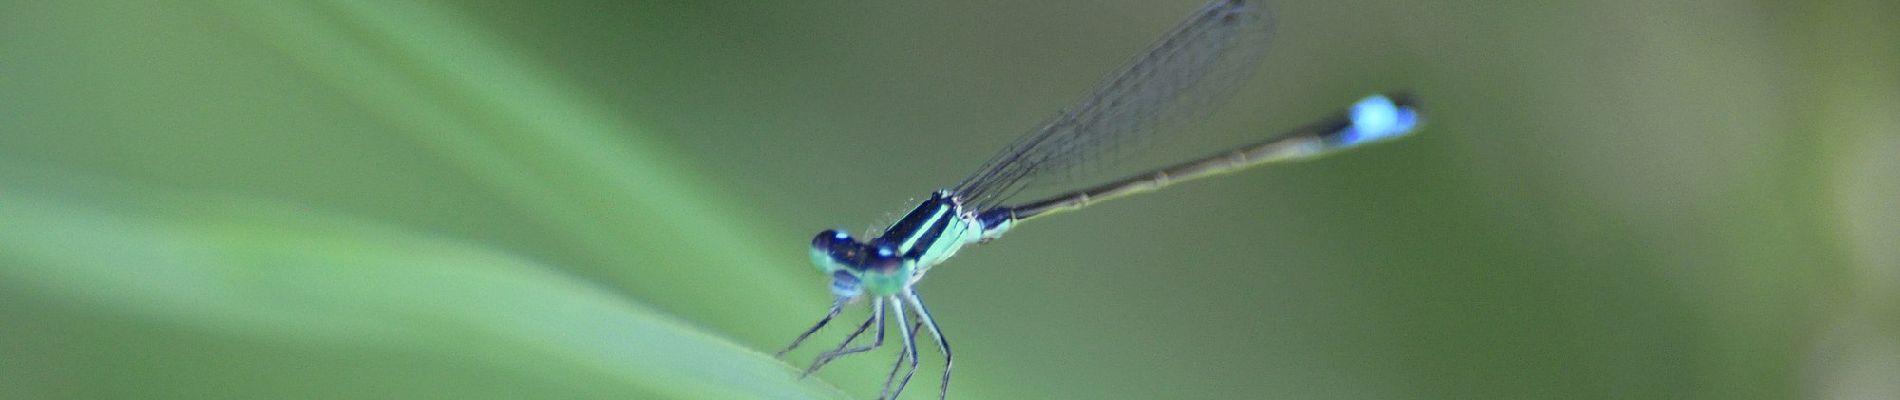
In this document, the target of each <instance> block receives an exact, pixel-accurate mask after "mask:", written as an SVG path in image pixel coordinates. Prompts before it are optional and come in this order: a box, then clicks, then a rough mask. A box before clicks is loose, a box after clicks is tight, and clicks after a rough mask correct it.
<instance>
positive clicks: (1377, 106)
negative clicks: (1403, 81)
mask: <svg viewBox="0 0 1900 400" xmlns="http://www.w3.org/2000/svg"><path fill="white" fill-rule="evenodd" d="M1393 97H1397V98H1398V99H1397V100H1394V99H1393ZM1347 117H1348V118H1349V119H1350V120H1351V121H1352V125H1351V126H1348V127H1346V131H1345V132H1343V133H1342V135H1340V138H1339V142H1340V144H1342V145H1356V144H1361V143H1371V142H1378V141H1384V140H1389V139H1392V138H1397V137H1401V136H1405V135H1406V134H1409V133H1412V131H1414V130H1417V129H1418V126H1419V122H1420V121H1419V119H1420V118H1419V113H1418V107H1415V106H1414V105H1413V104H1412V101H1411V98H1410V96H1406V95H1403V94H1400V95H1396V96H1392V97H1388V96H1386V95H1379V94H1375V95H1372V96H1367V97H1366V98H1365V99H1362V100H1359V102H1358V103H1353V105H1352V110H1351V111H1350V112H1349V113H1348V114H1347Z"/></svg>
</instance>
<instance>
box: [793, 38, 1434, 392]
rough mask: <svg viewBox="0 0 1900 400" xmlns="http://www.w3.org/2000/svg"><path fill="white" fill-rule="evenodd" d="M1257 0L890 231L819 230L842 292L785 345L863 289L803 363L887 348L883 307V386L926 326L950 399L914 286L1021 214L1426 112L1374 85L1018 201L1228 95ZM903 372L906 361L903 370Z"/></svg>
mask: <svg viewBox="0 0 1900 400" xmlns="http://www.w3.org/2000/svg"><path fill="white" fill-rule="evenodd" d="M1258 3H1260V1H1258V0H1215V1H1213V2H1211V3H1208V5H1207V6H1205V7H1203V8H1201V9H1200V10H1199V11H1196V12H1194V14H1193V15H1190V16H1188V20H1187V21H1186V22H1183V23H1181V25H1180V26H1177V27H1175V28H1174V30H1173V31H1171V32H1169V33H1168V34H1167V35H1165V36H1162V37H1161V40H1160V41H1158V42H1156V43H1155V44H1154V45H1153V46H1152V47H1150V48H1149V49H1148V50H1147V51H1146V52H1143V53H1141V55H1140V56H1138V57H1136V58H1135V60H1134V61H1133V62H1130V63H1129V64H1128V65H1127V66H1125V67H1123V68H1122V69H1121V71H1119V72H1116V73H1115V74H1114V75H1111V76H1110V77H1109V79H1108V80H1107V81H1106V82H1104V83H1103V84H1102V85H1101V86H1100V87H1098V88H1096V89H1095V90H1094V91H1093V92H1091V93H1090V94H1089V95H1088V96H1087V97H1084V98H1083V99H1082V100H1081V102H1079V103H1077V104H1076V105H1075V106H1074V107H1072V108H1070V109H1068V111H1066V112H1064V113H1062V114H1061V115H1060V116H1059V117H1057V118H1056V119H1055V120H1054V121H1050V122H1049V123H1048V124H1046V125H1044V126H1043V127H1042V128H1041V129H1038V130H1036V131H1033V132H1031V133H1030V134H1028V135H1026V136H1024V137H1022V138H1021V139H1018V140H1017V141H1016V143H1015V144H1012V145H1010V146H1009V148H1007V149H1005V150H1003V152H1002V153H999V154H997V155H996V156H995V157H993V158H991V159H990V160H989V162H987V163H984V164H983V166H982V168H979V169H977V171H976V173H975V174H972V175H970V176H969V177H968V178H965V179H964V180H963V182H961V183H958V184H957V185H956V186H954V187H952V188H950V189H944V190H938V191H936V192H934V193H931V194H930V198H929V199H928V200H924V202H923V204H919V205H917V208H915V209H913V210H911V211H910V213H909V214H906V215H905V216H904V217H903V218H902V219H899V220H898V221H897V222H896V223H894V224H892V225H891V226H890V227H889V228H888V229H885V231H884V232H883V234H882V235H880V236H878V237H876V238H872V239H870V240H868V241H863V240H858V239H854V238H852V237H851V235H849V234H846V233H845V232H844V231H842V230H836V229H832V230H826V231H823V232H819V233H818V236H817V237H816V238H814V239H812V243H811V261H812V263H813V264H815V265H816V266H817V267H818V270H819V272H822V273H824V274H825V275H826V276H829V277H831V292H832V294H834V295H836V296H837V300H836V302H834V303H833V304H832V305H831V310H830V312H829V313H828V314H826V315H825V317H824V319H820V320H819V321H818V323H817V324H816V325H814V326H812V327H811V329H808V330H806V331H805V333H803V334H800V335H798V338H797V339H795V340H793V341H792V344H791V345H790V346H787V347H786V348H785V350H782V351H780V352H779V354H780V355H783V354H785V352H789V351H791V350H792V349H795V348H797V347H798V345H799V344H800V343H803V342H804V341H805V339H806V338H807V337H810V336H811V335H812V334H813V333H815V332H817V331H818V330H819V329H823V328H824V327H825V325H826V324H828V323H830V322H831V320H832V319H833V318H834V317H837V316H838V314H839V313H840V312H842V311H843V310H844V307H845V306H846V305H849V304H854V303H856V302H857V301H859V300H863V299H869V300H870V306H871V314H870V317H869V318H867V319H866V320H865V321H864V322H863V323H862V324H859V325H858V328H857V330H856V331H853V332H851V334H850V335H849V336H847V337H846V338H845V340H844V343H842V344H839V345H838V347H837V348H836V349H833V350H831V351H828V352H825V353H824V354H821V355H819V356H818V358H817V359H816V360H814V361H812V363H811V366H810V367H808V368H806V370H805V373H806V374H810V373H812V372H816V371H817V370H818V369H819V368H822V367H824V366H825V364H826V363H829V362H831V361H832V360H834V359H837V358H838V357H840V356H844V355H847V354H852V353H859V352H864V351H870V350H872V349H876V348H878V347H879V346H881V345H883V343H884V336H885V335H884V330H885V329H884V326H885V319H884V318H885V315H886V314H890V315H891V316H893V317H895V318H896V320H897V326H898V327H899V329H900V331H899V334H900V335H902V339H903V341H904V349H903V352H902V353H901V354H899V355H898V358H897V364H896V365H895V366H893V367H892V369H891V374H890V376H889V377H887V378H886V379H885V383H884V390H883V392H882V393H880V397H881V398H895V397H897V396H898V395H900V394H902V393H903V391H904V386H906V385H907V384H909V382H910V379H911V376H912V375H914V374H915V373H916V371H917V365H918V357H917V339H916V335H917V332H918V331H919V330H920V329H922V328H925V327H927V328H929V329H930V334H931V336H932V337H934V338H936V344H937V349H938V350H939V351H940V352H942V353H943V363H944V366H943V380H942V382H940V384H939V385H940V386H939V389H938V392H937V397H938V398H943V397H945V396H947V395H948V393H949V387H950V370H951V368H950V367H951V356H950V343H949V342H948V341H947V340H945V339H944V335H943V330H942V329H939V328H938V326H937V321H936V319H934V318H932V317H931V315H930V310H929V309H928V308H926V307H925V306H924V300H923V298H922V297H919V296H918V294H917V290H916V289H915V287H914V286H915V285H916V283H917V281H918V280H920V279H923V277H924V274H925V273H926V272H929V271H930V268H931V267H933V266H936V265H937V264H940V263H943V261H944V260H946V259H949V258H950V256H951V255H953V254H956V252H957V250H959V249H962V248H963V247H964V246H968V245H972V244H977V243H983V242H988V241H990V240H993V239H996V238H997V237H1000V236H1002V235H1003V233H1004V232H1007V231H1009V230H1010V229H1012V228H1014V227H1015V226H1016V225H1017V224H1020V223H1022V222H1024V221H1029V220H1032V219H1035V218H1038V217H1042V216H1045V215H1050V214H1054V213H1056V212H1060V211H1069V210H1075V209H1079V208H1082V207H1084V206H1087V205H1089V204H1094V203H1096V202H1100V201H1103V200H1107V199H1112V198H1116V197H1120V196H1126V195H1129V194H1134V193H1140V192H1145V191H1149V190H1154V189H1158V188H1161V187H1163V186H1167V185H1169V184H1173V183H1177V182H1181V181H1187V180H1192V179H1198V178H1204V177H1208V176H1213V175H1217V174H1221V173H1225V172H1232V171H1237V170H1241V169H1245V168H1248V167H1253V166H1257V165H1262V164H1266V163H1271V162H1277V161H1288V160H1296V159H1304V158H1310V157H1313V156H1317V155H1321V154H1327V153H1330V152H1334V151H1337V150H1342V149H1347V148H1352V147H1354V146H1358V145H1361V144H1365V143H1372V142H1378V141H1383V140H1387V139H1392V138H1396V137H1400V136H1404V135H1405V134H1407V133H1410V132H1412V131H1413V130H1414V129H1416V128H1418V127H1419V125H1420V124H1421V123H1422V122H1423V120H1422V116H1421V115H1420V114H1419V110H1418V108H1417V107H1416V105H1415V103H1414V102H1413V101H1412V99H1411V98H1410V97H1409V96H1406V95H1403V94H1397V95H1373V96H1370V97H1366V98H1365V99H1363V100H1360V101H1359V102H1358V103H1355V104H1353V105H1352V107H1351V108H1349V109H1347V110H1345V111H1344V112H1342V113H1340V114H1339V115H1335V116H1332V117H1330V118H1326V119H1323V120H1320V121H1318V122H1316V123H1313V124H1310V125H1307V126H1305V127H1302V128H1299V129H1295V130H1293V131H1290V132H1286V133H1282V134H1280V135H1278V136H1277V137H1274V138H1272V139H1269V140H1266V141H1262V142H1258V143H1255V144H1251V145H1247V146H1242V147H1239V148H1235V149H1231V150H1228V151H1224V152H1221V153H1218V154H1215V155H1213V156H1210V157H1205V158H1201V159H1197V160H1192V161H1187V162H1183V163H1180V164H1175V165H1173V166H1169V167H1165V168H1161V169H1157V170H1153V171H1149V172H1145V173H1140V174H1136V175H1134V176H1130V177H1127V178H1123V179H1119V180H1115V181H1112V182H1108V183H1105V184H1101V185H1098V186H1094V187H1089V188H1084V189H1081V190H1076V191H1072V192H1068V193H1065V194H1060V195H1055V196H1051V197H1048V198H1040V199H1033V200H1027V201H1012V200H1014V196H1015V195H1016V194H1018V193H1021V192H1023V191H1024V190H1025V189H1028V188H1032V187H1042V186H1041V185H1048V184H1056V183H1062V182H1069V181H1072V180H1073V179H1075V178H1077V177H1078V176H1079V175H1082V174H1085V173H1089V172H1094V171H1095V170H1096V169H1098V168H1097V167H1099V166H1101V165H1104V164H1108V163H1110V162H1113V161H1117V160H1119V159H1121V158H1125V156H1128V155H1129V153H1131V152H1132V151H1133V150H1137V149H1140V148H1144V147H1146V146H1145V145H1146V144H1148V143H1149V142H1153V141H1157V140H1159V141H1180V140H1182V139H1181V138H1177V137H1171V136H1169V135H1168V133H1167V132H1166V131H1164V129H1166V128H1170V127H1173V126H1174V125H1175V124H1174V123H1176V122H1181V121H1182V120H1183V119H1185V118H1186V117H1191V116H1193V114H1195V113H1196V111H1199V110H1201V109H1202V108H1204V107H1206V106H1208V105H1210V104H1211V103H1214V102H1215V101H1216V100H1219V99H1220V98H1222V97H1224V96H1225V95H1226V94H1227V93H1229V92H1230V91H1231V90H1232V89H1233V88H1234V87H1236V86H1238V85H1239V84H1240V83H1242V82H1244V81H1245V80H1246V78H1248V77H1250V76H1251V75H1252V72H1253V70H1254V69H1255V67H1256V66H1257V65H1258V64H1259V61H1260V58H1261V56H1262V54H1263V53H1265V44H1266V42H1267V39H1268V37H1269V36H1270V34H1269V32H1270V31H1271V30H1270V29H1269V28H1270V23H1269V22H1270V21H1269V19H1268V18H1267V17H1266V16H1265V15H1264V11H1263V10H1262V8H1263V7H1262V5H1260V4H1258ZM887 311H888V312H887ZM912 315H914V316H915V317H916V319H915V321H914V322H913V321H912V319H911V318H910V316H912ZM872 327H876V330H875V333H874V334H873V336H874V338H873V339H872V341H871V343H870V344H867V345H863V346H857V347H851V344H852V343H853V342H855V341H856V340H857V339H858V338H859V337H860V336H861V335H863V334H864V332H865V331H866V330H869V329H871V328H872ZM906 364H908V368H906ZM899 371H904V374H903V375H902V376H901V377H900V376H899V375H898V372H899Z"/></svg>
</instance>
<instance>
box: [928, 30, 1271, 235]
mask: <svg viewBox="0 0 1900 400" xmlns="http://www.w3.org/2000/svg"><path fill="white" fill-rule="evenodd" d="M1260 3H1262V1H1260V0H1214V1H1213V2H1211V3H1208V5H1207V6H1205V7H1203V8H1201V9H1200V10H1199V11H1196V12H1195V13H1194V14H1193V15H1190V16H1189V17H1188V20H1187V21H1186V22H1182V23H1181V25H1180V26H1177V27H1175V28H1174V30H1173V31H1171V32H1169V33H1168V34H1167V35H1165V36H1162V37H1161V40H1160V41H1157V42H1156V43H1155V44H1154V45H1153V46H1152V47H1149V48H1148V50H1147V51H1145V52H1142V53H1141V54H1140V55H1139V56H1138V57H1136V58H1135V59H1134V61H1131V62H1129V63H1128V65H1127V66H1124V67H1122V69H1121V71H1119V72H1116V73H1115V74H1114V75H1112V76H1111V77H1110V78H1109V79H1108V80H1107V81H1106V82H1103V83H1102V85H1101V86H1100V87H1097V88H1096V89H1095V90H1094V91H1093V92H1091V93H1089V95H1088V96H1087V97H1084V98H1082V100H1081V101H1080V102H1078V103H1076V105H1075V106H1074V107H1072V108H1070V109H1068V110H1067V111H1064V112H1063V113H1062V115H1061V116H1058V117H1057V118H1056V119H1055V120H1053V121H1050V122H1049V123H1048V124H1047V125H1044V126H1043V127H1042V128H1041V129H1038V130H1036V131H1035V132H1032V133H1030V134H1028V135H1025V136H1023V137H1022V138H1021V139H1017V141H1016V143H1014V144H1012V145H1010V146H1009V147H1008V148H1007V149H1005V150H1004V151H1003V152H1002V153H999V154H997V155H996V156H995V157H992V158H991V159H990V160H989V161H988V162H986V163H984V165H983V167H982V168H980V169H978V170H977V172H976V173H975V174H973V175H970V177H968V178H965V179H964V180H963V182H961V183H958V184H957V186H956V188H955V189H954V191H955V193H956V194H957V196H958V197H959V198H961V199H962V200H963V202H964V204H965V206H966V207H967V206H975V208H976V209H987V208H990V207H994V206H998V205H1001V203H1002V202H1003V201H1006V200H1008V199H1009V197H1011V196H1013V195H1015V194H1017V193H1018V192H1020V191H1022V190H1023V189H1025V188H1029V187H1035V186H1039V185H1042V184H1050V183H1061V182H1068V181H1072V180H1075V179H1081V178H1083V177H1084V176H1085V175H1088V174H1090V173H1092V172H1097V171H1099V170H1101V169H1103V167H1106V166H1108V165H1111V164H1113V163H1114V162H1116V161H1119V160H1122V159H1124V158H1126V157H1128V156H1130V155H1132V154H1133V153H1134V152H1135V150H1138V149H1141V148H1144V147H1145V145H1146V144H1148V143H1149V142H1151V141H1153V138H1154V136H1156V135H1155V134H1156V133H1157V132H1161V131H1163V130H1165V129H1166V128H1169V127H1171V126H1172V125H1174V124H1176V123H1179V122H1182V121H1185V120H1188V119H1190V118H1191V117H1195V116H1197V115H1196V114H1198V112H1199V111H1201V110H1204V109H1206V108H1210V107H1209V106H1211V105H1212V104H1213V103H1215V102H1217V101H1219V100H1222V99H1224V98H1225V97H1227V95H1229V94H1231V93H1232V91H1233V89H1235V88H1236V87H1238V86H1239V85H1240V84H1241V83H1243V82H1245V81H1246V80H1247V78H1249V77H1251V76H1252V75H1253V72H1254V70H1255V69H1256V68H1255V67H1256V66H1258V65H1259V62H1260V58H1261V56H1262V55H1264V54H1265V53H1266V42H1267V40H1268V38H1269V36H1270V32H1271V29H1270V28H1271V21H1270V18H1268V17H1267V15H1266V12H1265V11H1264V10H1263V9H1264V8H1265V7H1264V5H1263V4H1260Z"/></svg>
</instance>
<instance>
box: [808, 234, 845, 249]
mask: <svg viewBox="0 0 1900 400" xmlns="http://www.w3.org/2000/svg"><path fill="white" fill-rule="evenodd" d="M840 243H852V240H851V234H849V233H844V231H842V230H838V229H826V230H824V231H823V232H818V236H817V237H813V238H812V239H811V248H814V249H827V250H829V249H832V248H835V247H837V245H838V244H840Z"/></svg>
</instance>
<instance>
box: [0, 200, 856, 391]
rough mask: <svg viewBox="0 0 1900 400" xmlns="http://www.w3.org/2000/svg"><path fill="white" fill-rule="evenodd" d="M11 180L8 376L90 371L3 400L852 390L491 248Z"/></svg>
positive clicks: (2, 257)
mask: <svg viewBox="0 0 1900 400" xmlns="http://www.w3.org/2000/svg"><path fill="white" fill-rule="evenodd" d="M8 169H9V170H13V171H17V170H20V168H17V167H14V168H8ZM20 175H21V174H17V173H16V174H10V175H8V176H10V177H9V178H6V179H3V180H0V194H4V198H5V199H6V201H5V203H4V205H3V206H0V221H5V223H3V224H0V288H3V289H0V292H4V293H5V294H4V297H0V299H5V301H6V303H7V304H15V305H19V304H29V305H32V304H35V303H41V304H42V305H46V307H24V308H10V310H11V311H7V312H4V315H5V316H6V320H8V321H13V322H11V323H10V324H8V325H9V326H8V327H7V328H6V331H0V334H4V335H5V336H7V337H8V340H7V341H6V343H7V344H8V345H9V346H10V347H14V348H9V349H7V354H8V358H9V360H10V361H9V362H7V363H5V364H6V365H8V367H0V370H9V371H3V372H0V376H5V377H10V378H18V377H22V376H30V374H32V373H37V372H45V371H61V370H66V371H84V372H80V373H64V374H57V375H58V376H61V377H64V378H67V379H78V380H83V382H60V381H31V380H25V382H21V381H14V382H10V383H9V384H7V385H5V388H4V389H0V394H6V396H4V397H11V398H52V397H69V396H76V397H188V398H212V397H218V398H287V397H312V398H360V397H386V398H387V397H394V398H414V397H441V398H549V397H557V398H558V397H577V396H580V397H619V398H656V397H657V398H682V399H690V398H705V399H730V398H841V397H844V395H843V394H842V393H841V392H838V391H837V390H836V389H834V388H830V387H828V386H824V385H823V384H822V383H820V382H818V381H817V380H812V379H807V380H798V379H794V377H795V375H796V373H797V372H796V371H795V370H792V369H790V368H787V367H786V366H785V365H784V364H783V363H780V362H778V361H776V360H774V359H772V358H771V357H770V356H767V355H763V354H760V353H758V352H755V351H752V350H749V349H747V348H745V347H744V346H740V345H738V344H735V343H732V342H730V341H728V340H726V339H724V338H721V337H719V336H717V335H713V334H709V333H706V332H703V331H700V330H698V329H695V328H693V327H692V326H691V325H689V324H687V323H684V322H681V321H678V320H675V319H673V318H671V317H668V316H666V315H664V314H662V313H660V312H657V311H655V310H653V309H652V308H649V307H647V306H644V305H641V304H638V303H636V302H633V301H630V300H629V299H626V298H624V297H620V296H617V295H615V294H614V293H612V292H610V291H607V290H604V289H603V288H600V287H596V286H594V285H591V284H589V283H587V282H584V281H581V280H578V279H575V278H573V277H571V276H568V275H565V274H563V273H561V272H559V271H557V270H555V269H552V268H549V267H547V266H545V265H541V264H538V263H535V262H533V261H531V260H524V259H521V258H518V257H514V256H511V255H508V254H502V253H498V252H495V251H490V250H486V249H483V248H481V247H480V246H473V245H469V244H465V243H458V242H456V241H453V240H446V239H442V238H437V237H431V236H429V235H427V234H422V233H417V232H408V231H404V230H401V229H397V228H393V227H389V226H385V225H381V224H378V223H374V222H369V221H361V220H356V219H352V218H348V217H343V216H337V215H329V214H325V213H322V212H318V211H314V210H309V209H306V208H302V207H297V206H294V205H289V204H278V203H267V202H258V201H246V200H238V199H228V198H211V197H205V196H183V195H175V194H165V193H159V192H155V191H153V190H151V189H135V188H127V187H117V186H112V185H110V184H96V183H94V184H85V185H74V184H72V183H71V182H77V180H74V179H72V178H68V177H53V178H46V177H40V178H33V177H28V178H21V177H20ZM48 181H50V182H52V183H51V184H50V186H53V187H47V186H49V184H48V183H47V182H48ZM62 186H64V188H62ZM48 303H50V304H48ZM62 310H63V311H66V312H62ZM74 310H78V311H74ZM89 353H99V355H100V357H98V358H91V357H84V356H83V355H86V354H89ZM36 360H38V361H47V362H50V363H55V364H53V365H48V364H44V363H35V362H34V361H36ZM85 360H97V361H100V362H101V364H99V365H84V364H81V363H84V362H85ZM57 363H72V364H74V365H58V364H57ZM19 368H27V370H19ZM66 368H72V369H66Z"/></svg>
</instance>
